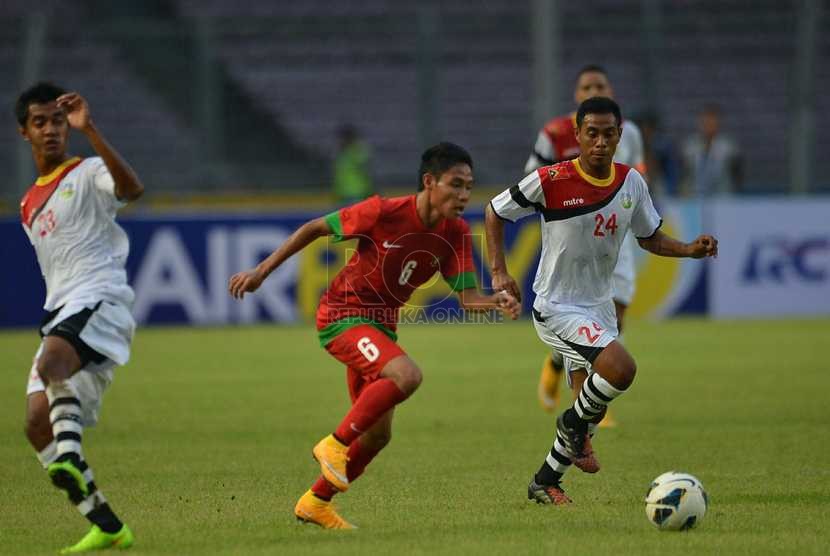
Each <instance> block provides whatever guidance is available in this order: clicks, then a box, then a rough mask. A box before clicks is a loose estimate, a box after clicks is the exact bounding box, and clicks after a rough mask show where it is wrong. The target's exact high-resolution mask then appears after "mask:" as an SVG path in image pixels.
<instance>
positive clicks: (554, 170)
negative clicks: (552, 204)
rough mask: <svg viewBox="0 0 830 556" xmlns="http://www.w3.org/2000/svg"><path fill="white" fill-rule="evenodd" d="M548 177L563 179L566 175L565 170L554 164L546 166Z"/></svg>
mask: <svg viewBox="0 0 830 556" xmlns="http://www.w3.org/2000/svg"><path fill="white" fill-rule="evenodd" d="M548 177H549V178H550V179H552V180H564V179H566V178H567V177H568V173H567V172H563V171H562V168H560V167H556V166H549V167H548Z"/></svg>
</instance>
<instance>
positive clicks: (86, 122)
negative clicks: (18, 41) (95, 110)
mask: <svg viewBox="0 0 830 556" xmlns="http://www.w3.org/2000/svg"><path fill="white" fill-rule="evenodd" d="M57 103H58V106H59V107H61V108H63V109H64V110H65V111H66V119H67V121H68V122H69V125H70V126H71V127H72V128H74V129H77V130H78V131H80V132H81V133H83V134H84V135H86V138H87V139H88V140H89V143H90V144H91V145H92V148H93V149H95V152H96V153H98V156H100V157H101V159H102V160H103V161H104V164H106V165H107V170H109V172H110V175H111V176H112V180H113V181H114V182H115V196H116V197H118V199H119V200H120V201H135V200H136V199H138V198H139V197H141V194H142V193H144V185H143V184H142V183H141V180H139V179H138V176H137V175H136V173H135V172H134V171H133V169H132V168H131V167H130V165H129V164H127V161H126V160H124V159H123V158H122V157H121V155H120V154H118V151H116V150H115V148H113V146H112V145H110V144H109V142H108V141H107V140H106V139H105V138H104V136H103V135H102V134H101V132H100V131H98V128H97V127H95V123H94V122H93V121H92V116H90V113H89V105H88V104H87V102H86V100H85V99H84V97H82V96H81V95H79V94H78V93H66V94H65V95H61V96H59V97H58V100H57Z"/></svg>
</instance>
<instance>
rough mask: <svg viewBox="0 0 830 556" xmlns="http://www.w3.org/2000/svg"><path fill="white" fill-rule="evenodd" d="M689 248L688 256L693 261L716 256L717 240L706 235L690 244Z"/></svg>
mask: <svg viewBox="0 0 830 556" xmlns="http://www.w3.org/2000/svg"><path fill="white" fill-rule="evenodd" d="M691 247H692V253H691V255H690V256H691V257H692V258H694V259H702V258H703V257H717V256H718V240H717V239H715V238H714V237H713V236H710V235H707V234H704V235H701V236H698V237H697V239H695V240H694V241H693V242H692V243H691Z"/></svg>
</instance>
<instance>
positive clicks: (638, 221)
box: [630, 169, 663, 239]
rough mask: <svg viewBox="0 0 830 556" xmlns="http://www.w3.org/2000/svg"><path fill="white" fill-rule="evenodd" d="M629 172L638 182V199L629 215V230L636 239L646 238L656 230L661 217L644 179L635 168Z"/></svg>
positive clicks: (660, 222) (659, 224)
mask: <svg viewBox="0 0 830 556" xmlns="http://www.w3.org/2000/svg"><path fill="white" fill-rule="evenodd" d="M630 172H632V173H634V174H635V179H637V180H638V182H639V183H638V185H637V190H638V191H639V199H638V202H637V206H636V207H635V208H634V214H632V215H631V232H632V233H633V234H634V237H636V238H638V239H647V238H650V237H651V236H653V235H654V234H655V233H656V232H657V230H658V229H659V228H660V226H661V224H662V223H663V219H662V218H660V215H659V214H658V213H657V209H655V208H654V202H653V201H652V200H651V194H650V193H649V192H648V185H646V180H644V179H643V177H642V176H641V175H640V173H639V172H637V171H636V170H633V169H632V170H630Z"/></svg>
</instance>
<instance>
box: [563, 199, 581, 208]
mask: <svg viewBox="0 0 830 556" xmlns="http://www.w3.org/2000/svg"><path fill="white" fill-rule="evenodd" d="M584 204H585V199H583V198H582V197H574V198H573V199H568V200H566V201H563V202H562V206H566V207H578V206H579V205H584Z"/></svg>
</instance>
